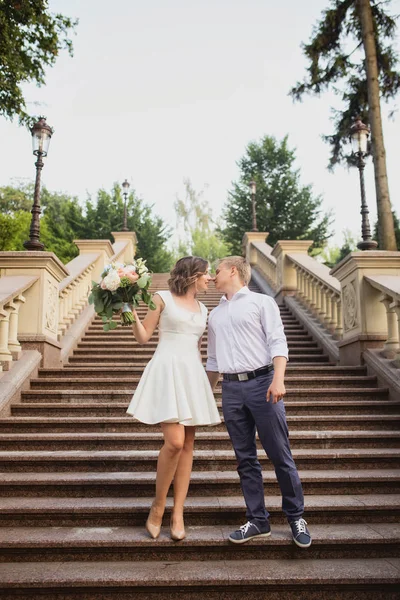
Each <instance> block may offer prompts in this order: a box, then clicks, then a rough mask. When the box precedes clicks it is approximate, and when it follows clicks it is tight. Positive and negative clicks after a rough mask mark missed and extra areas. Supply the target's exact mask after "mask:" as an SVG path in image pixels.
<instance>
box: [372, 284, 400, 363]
mask: <svg viewBox="0 0 400 600" xmlns="http://www.w3.org/2000/svg"><path fill="white" fill-rule="evenodd" d="M365 279H366V281H367V282H368V283H369V284H370V285H371V286H372V287H373V288H374V289H376V290H378V291H379V292H380V296H379V301H380V302H381V303H382V304H383V306H384V307H385V311H386V328H387V337H386V340H385V343H384V345H383V352H384V355H385V356H386V358H394V359H395V362H396V364H397V366H399V367H400V274H399V275H370V276H366V278H365Z"/></svg>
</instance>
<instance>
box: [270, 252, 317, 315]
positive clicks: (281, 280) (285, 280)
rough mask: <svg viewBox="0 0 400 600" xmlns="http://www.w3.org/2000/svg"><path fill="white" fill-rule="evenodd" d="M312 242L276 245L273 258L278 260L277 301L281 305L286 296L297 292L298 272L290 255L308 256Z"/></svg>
mask: <svg viewBox="0 0 400 600" xmlns="http://www.w3.org/2000/svg"><path fill="white" fill-rule="evenodd" d="M312 243H313V242H312V241H310V240H283V241H279V242H277V243H276V244H275V246H274V249H273V250H272V253H271V254H272V256H275V258H276V280H277V289H276V294H275V300H276V301H277V302H278V303H280V302H282V298H283V297H284V296H293V295H294V294H295V293H296V290H297V272H296V269H295V266H294V264H293V263H292V262H291V260H289V258H288V257H287V255H288V254H307V253H308V249H309V247H310V246H311V245H312Z"/></svg>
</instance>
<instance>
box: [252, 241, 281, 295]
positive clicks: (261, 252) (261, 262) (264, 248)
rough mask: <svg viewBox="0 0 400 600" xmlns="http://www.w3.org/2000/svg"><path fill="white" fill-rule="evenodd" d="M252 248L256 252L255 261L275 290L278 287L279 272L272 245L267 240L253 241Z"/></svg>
mask: <svg viewBox="0 0 400 600" xmlns="http://www.w3.org/2000/svg"><path fill="white" fill-rule="evenodd" d="M252 250H253V252H254V255H255V256H254V258H255V262H256V264H257V269H258V270H259V271H261V273H262V275H263V276H264V278H265V279H266V281H267V283H268V284H269V285H270V286H271V288H272V289H273V290H276V287H277V272H276V258H275V256H273V255H272V250H273V248H272V246H270V245H269V244H267V243H266V242H256V241H254V242H253V243H252Z"/></svg>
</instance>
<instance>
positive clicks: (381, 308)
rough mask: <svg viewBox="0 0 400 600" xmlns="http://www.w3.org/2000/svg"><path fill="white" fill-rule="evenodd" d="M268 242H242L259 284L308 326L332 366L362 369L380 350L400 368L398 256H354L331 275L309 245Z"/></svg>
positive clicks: (251, 237)
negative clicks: (370, 355) (366, 359)
mask: <svg viewBox="0 0 400 600" xmlns="http://www.w3.org/2000/svg"><path fill="white" fill-rule="evenodd" d="M267 236H268V233H264V232H249V233H246V234H245V236H244V238H243V246H244V250H245V255H246V257H247V259H248V260H249V261H250V263H251V265H252V269H253V274H254V275H255V280H256V281H257V277H258V276H259V275H261V276H262V278H263V280H264V282H266V284H267V287H268V290H269V291H268V290H267V289H266V291H267V293H270V294H271V295H273V296H274V297H275V299H276V300H277V302H278V303H282V302H285V303H286V304H287V305H288V306H289V305H290V308H291V309H292V310H294V312H295V313H296V315H297V316H298V317H299V318H303V320H304V321H308V327H309V328H311V330H312V333H313V335H315V336H316V337H317V338H318V340H319V342H320V343H321V344H322V345H323V347H324V348H325V350H326V352H328V353H329V355H330V357H331V360H335V361H340V363H341V364H345V365H346V364H347V365H352V364H361V363H362V362H363V360H364V353H365V352H366V351H367V350H376V349H380V351H381V354H382V356H383V357H385V358H388V359H391V360H392V362H394V364H397V365H398V366H400V252H382V251H368V252H352V253H350V254H349V255H348V256H346V258H344V259H343V260H342V261H341V262H340V263H339V264H338V265H336V266H335V267H334V268H333V269H331V270H330V269H329V268H328V267H327V266H325V265H323V264H320V263H319V262H318V261H317V260H315V259H314V258H312V257H311V256H309V255H308V249H309V248H310V246H311V244H312V242H311V241H304V240H295V241H291V240H284V241H279V242H277V243H276V244H275V246H274V247H273V248H271V246H269V245H268V244H267V243H266V241H265V240H266V238H267ZM256 275H257V277H256ZM301 306H302V307H303V309H301V310H303V314H301V310H300V307H301ZM304 309H306V310H305V311H304ZM393 359H394V361H393Z"/></svg>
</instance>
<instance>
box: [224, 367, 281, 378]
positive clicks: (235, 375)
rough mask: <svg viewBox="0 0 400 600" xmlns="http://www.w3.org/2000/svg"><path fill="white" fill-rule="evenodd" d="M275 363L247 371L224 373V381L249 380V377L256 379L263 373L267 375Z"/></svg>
mask: <svg viewBox="0 0 400 600" xmlns="http://www.w3.org/2000/svg"><path fill="white" fill-rule="evenodd" d="M273 368H274V365H267V366H266V367H260V368H259V369H256V370H255V371H248V372H247V373H223V377H224V381H248V380H249V379H255V377H260V376H261V375H266V374H267V373H269V372H270V371H272V369H273Z"/></svg>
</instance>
